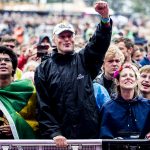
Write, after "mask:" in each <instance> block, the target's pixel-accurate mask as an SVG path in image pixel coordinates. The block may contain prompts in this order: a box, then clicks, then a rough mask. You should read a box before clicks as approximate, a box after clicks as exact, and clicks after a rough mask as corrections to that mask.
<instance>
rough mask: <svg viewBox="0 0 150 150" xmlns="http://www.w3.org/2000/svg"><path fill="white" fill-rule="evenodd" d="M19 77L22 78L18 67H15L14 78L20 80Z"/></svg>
mask: <svg viewBox="0 0 150 150" xmlns="http://www.w3.org/2000/svg"><path fill="white" fill-rule="evenodd" d="M21 78H22V71H21V70H20V69H19V68H17V69H16V73H15V76H14V80H21Z"/></svg>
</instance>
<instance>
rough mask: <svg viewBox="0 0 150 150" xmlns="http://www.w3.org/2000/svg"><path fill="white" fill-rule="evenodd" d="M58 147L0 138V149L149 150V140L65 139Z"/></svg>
mask: <svg viewBox="0 0 150 150" xmlns="http://www.w3.org/2000/svg"><path fill="white" fill-rule="evenodd" d="M67 142H68V147H66V148H58V147H56V146H55V144H54V142H53V140H0V150H150V140H146V139H144V140H139V139H138V140H108V139H105V140H101V139H93V140H67Z"/></svg>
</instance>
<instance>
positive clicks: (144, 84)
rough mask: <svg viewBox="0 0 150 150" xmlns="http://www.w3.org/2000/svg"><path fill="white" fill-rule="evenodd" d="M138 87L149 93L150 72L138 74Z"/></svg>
mask: <svg viewBox="0 0 150 150" xmlns="http://www.w3.org/2000/svg"><path fill="white" fill-rule="evenodd" d="M139 88H140V91H141V92H142V93H143V94H150V72H142V73H141V74H140V79H139Z"/></svg>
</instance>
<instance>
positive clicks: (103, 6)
mask: <svg viewBox="0 0 150 150" xmlns="http://www.w3.org/2000/svg"><path fill="white" fill-rule="evenodd" d="M94 8H95V11H96V12H98V13H99V14H100V15H101V16H102V18H109V7H108V3H107V2H104V1H98V2H96V3H95V6H94Z"/></svg>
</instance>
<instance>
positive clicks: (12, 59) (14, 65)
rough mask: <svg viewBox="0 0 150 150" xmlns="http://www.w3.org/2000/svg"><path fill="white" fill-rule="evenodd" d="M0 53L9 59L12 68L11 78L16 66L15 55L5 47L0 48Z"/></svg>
mask: <svg viewBox="0 0 150 150" xmlns="http://www.w3.org/2000/svg"><path fill="white" fill-rule="evenodd" d="M0 53H1V54H7V55H9V57H10V58H11V61H12V66H13V71H12V76H14V74H15V72H16V69H17V65H18V60H17V55H16V54H15V53H14V52H13V51H12V50H11V49H10V48H7V47H5V46H0Z"/></svg>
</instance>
